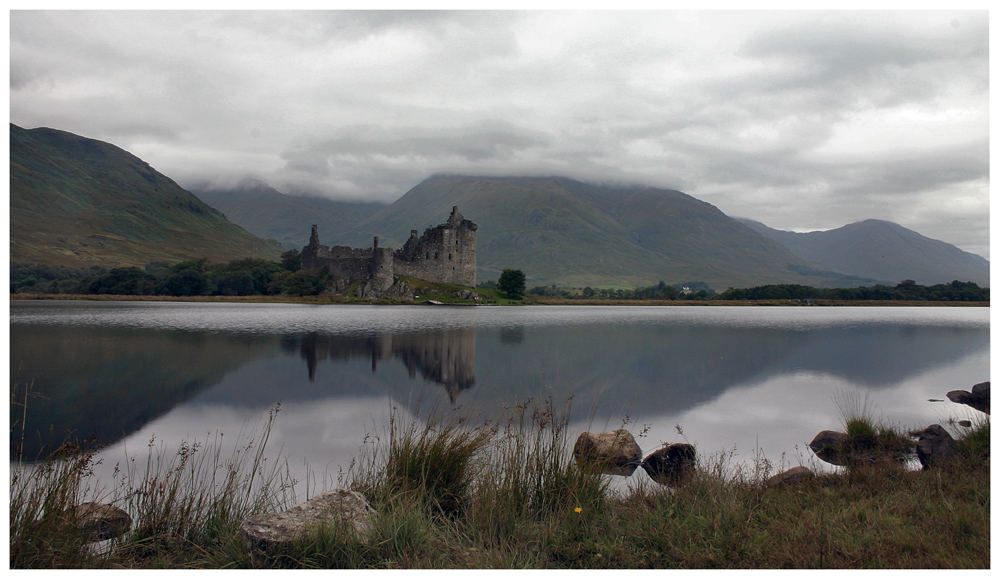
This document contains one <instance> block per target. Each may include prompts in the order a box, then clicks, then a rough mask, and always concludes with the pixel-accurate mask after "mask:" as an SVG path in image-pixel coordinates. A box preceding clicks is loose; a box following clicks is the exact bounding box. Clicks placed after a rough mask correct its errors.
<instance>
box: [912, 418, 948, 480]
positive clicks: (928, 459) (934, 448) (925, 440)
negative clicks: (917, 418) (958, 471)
mask: <svg viewBox="0 0 1000 579" xmlns="http://www.w3.org/2000/svg"><path fill="white" fill-rule="evenodd" d="M917 436H918V438H917V458H919V459H920V464H921V465H923V467H924V470H927V469H928V468H931V467H932V466H936V465H939V464H941V463H943V462H945V461H947V460H948V459H950V458H951V457H953V456H955V455H956V454H958V443H957V442H955V439H954V438H952V437H951V435H950V434H948V431H946V430H945V429H944V428H941V426H940V425H938V424H932V425H930V426H928V427H927V428H925V429H924V430H923V431H921V432H920V433H919V434H918V435H917Z"/></svg>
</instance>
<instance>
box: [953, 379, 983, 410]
mask: <svg viewBox="0 0 1000 579" xmlns="http://www.w3.org/2000/svg"><path fill="white" fill-rule="evenodd" d="M947 396H948V400H951V401H952V402H956V403H958V404H965V405H967V406H971V407H973V408H975V409H976V410H978V411H980V412H985V413H986V414H989V413H990V383H989V382H980V383H979V384H976V385H975V386H973V387H972V392H969V391H967V390H952V391H951V392H949V393H948V394H947Z"/></svg>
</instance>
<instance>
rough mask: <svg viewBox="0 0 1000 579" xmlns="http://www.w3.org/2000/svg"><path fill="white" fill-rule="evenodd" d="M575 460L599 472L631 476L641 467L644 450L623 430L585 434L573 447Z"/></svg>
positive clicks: (581, 435) (578, 438)
mask: <svg viewBox="0 0 1000 579" xmlns="http://www.w3.org/2000/svg"><path fill="white" fill-rule="evenodd" d="M573 458H575V459H576V462H577V464H579V465H581V466H587V467H590V468H596V469H597V472H601V473H604V474H617V475H622V476H629V475H631V474H632V473H633V472H635V469H636V468H637V467H638V466H639V462H640V461H641V459H642V449H641V448H639V445H638V443H636V441H635V438H634V437H633V436H632V434H631V433H630V432H629V431H627V430H625V429H622V428H619V429H618V430H616V431H614V432H604V433H601V434H591V433H589V432H584V433H582V434H580V436H579V437H577V439H576V444H574V445H573Z"/></svg>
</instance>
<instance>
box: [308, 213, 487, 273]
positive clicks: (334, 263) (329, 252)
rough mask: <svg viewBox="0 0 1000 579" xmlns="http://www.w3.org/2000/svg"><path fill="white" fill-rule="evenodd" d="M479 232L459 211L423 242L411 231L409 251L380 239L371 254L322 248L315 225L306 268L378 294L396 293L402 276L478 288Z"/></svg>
mask: <svg viewBox="0 0 1000 579" xmlns="http://www.w3.org/2000/svg"><path fill="white" fill-rule="evenodd" d="M477 228H478V226H477V225H476V224H475V223H473V222H471V221H469V220H468V219H465V218H464V217H462V214H461V213H459V212H458V207H457V206H455V207H452V209H451V215H450V216H449V217H448V221H447V222H445V223H442V224H441V225H438V226H437V227H429V228H427V229H426V230H425V231H424V234H423V235H421V236H420V237H419V238H418V237H417V230H416V229H414V230H411V231H410V238H409V239H408V240H407V241H406V243H405V244H404V245H403V247H402V248H401V249H398V250H396V251H393V250H391V249H389V248H384V247H379V245H378V237H375V240H374V243H373V244H372V247H370V248H367V249H357V248H352V247H345V246H334V247H327V246H325V245H320V243H319V234H318V232H317V231H316V226H315V225H313V226H312V235H310V237H309V245H307V246H305V247H304V248H302V267H303V268H304V269H323V268H325V269H327V270H329V271H330V273H331V274H332V275H333V277H335V278H340V279H342V280H344V281H346V282H347V283H353V282H355V281H365V282H367V283H368V284H369V285H370V286H371V288H372V289H373V290H374V291H375V292H384V291H386V290H388V289H389V288H390V287H392V285H393V283H394V281H395V278H396V276H408V277H415V278H418V279H422V280H426V281H430V282H436V283H450V284H455V285H462V286H468V287H475V286H476V229H477Z"/></svg>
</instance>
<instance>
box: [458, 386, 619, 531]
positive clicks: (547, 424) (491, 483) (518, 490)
mask: <svg viewBox="0 0 1000 579" xmlns="http://www.w3.org/2000/svg"><path fill="white" fill-rule="evenodd" d="M568 423H569V403H567V406H566V408H564V409H558V408H556V407H555V406H554V404H553V401H552V400H551V398H549V399H546V400H544V401H542V402H541V403H540V404H532V403H530V402H529V403H524V404H519V405H517V406H515V408H514V411H513V414H512V415H511V417H510V418H509V419H508V420H507V422H506V423H505V424H503V425H502V427H501V428H500V429H499V430H498V431H497V432H496V436H495V437H494V440H493V441H492V444H491V445H490V447H489V452H488V454H487V455H486V456H484V457H483V458H484V459H485V460H486V461H487V463H488V465H489V466H488V469H487V471H486V474H487V476H484V477H482V478H481V479H480V481H479V484H478V485H477V488H476V492H477V500H476V502H475V508H474V509H473V511H472V512H471V513H470V519H471V520H472V521H473V524H474V525H475V526H476V527H477V530H478V532H479V533H481V534H482V537H481V538H482V539H483V540H484V541H487V542H488V543H492V544H496V543H497V542H502V541H503V540H504V539H505V538H506V537H510V536H512V534H513V533H514V532H515V531H516V528H517V527H518V525H523V524H525V523H531V522H534V521H539V520H544V519H545V518H546V517H548V516H551V515H553V514H561V515H570V514H572V515H573V516H575V515H577V514H583V513H587V514H586V515H585V516H586V517H590V516H593V515H594V514H596V513H598V512H600V511H601V510H602V508H603V506H604V504H605V500H606V498H607V490H608V482H609V481H608V479H607V478H606V477H604V478H602V477H601V476H600V475H599V474H597V473H595V472H593V471H591V470H590V469H589V468H588V467H586V466H583V467H581V466H580V465H578V464H577V463H576V462H575V461H573V459H572V457H571V455H570V452H569V440H568V432H567V426H568ZM577 509H579V511H577ZM578 518H579V517H578Z"/></svg>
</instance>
